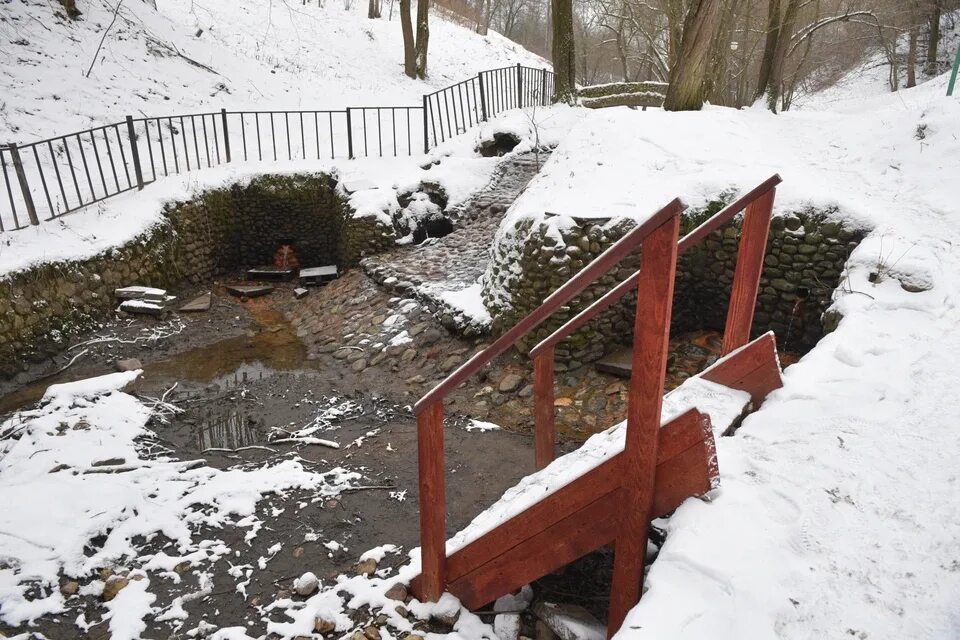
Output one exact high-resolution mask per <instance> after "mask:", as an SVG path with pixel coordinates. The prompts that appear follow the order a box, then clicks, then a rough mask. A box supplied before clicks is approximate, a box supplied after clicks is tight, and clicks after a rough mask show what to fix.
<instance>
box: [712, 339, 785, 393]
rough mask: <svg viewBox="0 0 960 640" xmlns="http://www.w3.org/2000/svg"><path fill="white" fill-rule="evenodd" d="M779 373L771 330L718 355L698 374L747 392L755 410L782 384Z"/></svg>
mask: <svg viewBox="0 0 960 640" xmlns="http://www.w3.org/2000/svg"><path fill="white" fill-rule="evenodd" d="M780 373H781V372H780V364H779V362H778V360H777V341H776V338H775V337H774V335H773V332H770V333H765V334H763V335H762V336H760V337H759V338H757V339H756V340H754V341H753V342H751V343H750V344H748V345H746V346H744V347H743V348H741V349H740V350H739V351H735V352H734V353H732V354H731V355H728V356H726V357H725V358H721V359H720V360H718V361H717V362H716V363H714V364H713V365H711V366H710V367H709V368H707V369H706V370H705V371H704V372H703V373H701V374H700V377H701V378H703V379H704V380H709V381H710V382H716V383H717V384H722V385H723V386H725V387H730V388H731V389H739V390H741V391H746V392H747V393H749V394H750V397H751V401H752V402H753V407H754V409H756V408H757V407H759V406H760V405H761V404H762V403H763V400H764V399H765V398H766V397H767V395H768V394H769V393H770V392H771V391H773V390H774V389H779V388H780V387H782V386H783V379H782V378H781V375H780Z"/></svg>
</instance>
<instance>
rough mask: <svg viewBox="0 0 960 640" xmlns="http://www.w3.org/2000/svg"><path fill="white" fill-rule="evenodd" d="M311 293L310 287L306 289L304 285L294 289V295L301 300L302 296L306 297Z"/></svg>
mask: <svg viewBox="0 0 960 640" xmlns="http://www.w3.org/2000/svg"><path fill="white" fill-rule="evenodd" d="M308 293H310V289H304V288H303V287H297V288H296V289H294V290H293V297H294V298H296V299H297V300H299V299H300V298H305V297H306V296H307V294H308Z"/></svg>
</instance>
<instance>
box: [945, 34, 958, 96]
mask: <svg viewBox="0 0 960 640" xmlns="http://www.w3.org/2000/svg"><path fill="white" fill-rule="evenodd" d="M957 73H960V46H958V47H957V57H956V58H954V60H953V71H951V72H950V82H949V84H948V85H947V96H952V95H953V90H954V88H955V87H956V86H957Z"/></svg>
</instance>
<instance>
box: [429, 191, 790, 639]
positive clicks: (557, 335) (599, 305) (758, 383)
mask: <svg viewBox="0 0 960 640" xmlns="http://www.w3.org/2000/svg"><path fill="white" fill-rule="evenodd" d="M780 182H781V179H780V177H779V176H778V175H774V176H772V177H771V178H769V179H767V180H766V181H765V182H763V183H762V184H760V185H759V186H757V187H756V188H754V189H753V190H751V191H750V192H749V193H747V194H745V195H744V196H743V197H741V198H739V199H738V200H736V201H735V202H733V203H731V204H730V205H729V206H727V207H726V208H724V209H723V210H722V211H720V212H719V213H717V214H716V215H714V216H713V217H711V218H710V219H709V220H707V221H706V222H704V223H703V224H701V225H700V226H699V227H697V228H696V229H694V230H693V231H692V232H690V233H689V234H687V235H686V236H684V237H683V238H680V239H679V242H678V237H679V232H680V214H681V213H682V212H683V211H684V209H685V208H686V206H685V205H684V204H683V203H682V202H681V201H680V200H679V199H675V200H673V201H672V202H670V203H669V204H667V205H666V206H664V207H663V208H662V209H660V210H659V211H658V212H656V213H655V214H654V215H653V216H651V217H650V218H649V219H648V220H646V221H645V222H643V223H642V224H640V225H639V226H637V227H636V228H634V229H633V230H631V231H630V232H629V233H628V234H626V235H625V236H624V237H623V238H621V239H620V240H619V241H618V242H617V243H616V244H614V245H613V246H611V247H610V248H609V249H607V250H606V251H605V252H604V253H603V254H601V255H600V256H598V257H597V258H596V259H595V260H594V261H593V262H591V263H590V264H589V265H587V266H586V267H584V268H583V269H582V270H581V271H580V272H579V273H577V274H576V275H575V276H574V277H573V278H571V279H570V280H569V281H568V282H567V283H565V284H564V285H563V286H562V287H560V288H559V289H557V290H556V291H555V292H554V293H553V294H551V295H550V296H549V297H548V298H547V299H546V300H544V302H543V304H541V305H540V307H538V308H537V309H536V310H534V311H533V312H532V313H531V314H530V315H528V316H527V317H526V318H524V319H523V320H521V321H520V322H519V323H518V324H517V325H516V326H514V327H513V328H511V329H510V330H509V331H507V332H506V333H504V334H503V335H502V336H501V337H500V338H499V339H498V340H496V341H495V342H494V343H493V344H491V345H490V346H489V347H488V348H487V349H486V350H484V351H482V352H480V353H478V354H477V355H475V356H474V357H473V358H471V359H470V360H469V361H467V362H466V363H464V364H463V365H462V366H461V367H460V368H458V369H457V370H456V371H454V372H453V373H451V374H450V375H449V376H448V377H447V378H446V379H445V380H444V381H443V382H441V383H440V384H439V385H437V386H436V387H435V388H434V389H433V390H431V391H430V392H429V393H427V394H426V395H425V396H424V397H423V398H422V399H421V400H420V401H419V402H418V403H417V404H416V405H415V407H414V411H415V413H416V414H417V428H418V458H419V468H420V540H421V547H422V573H421V575H420V576H418V577H417V578H415V579H414V581H413V584H412V588H413V591H414V593H415V594H416V595H417V596H418V597H419V598H420V599H421V600H436V599H438V598H439V597H440V595H441V594H442V593H443V592H444V591H449V592H451V593H452V594H453V595H455V596H457V597H458V598H460V600H461V602H462V603H463V605H464V606H465V607H467V608H470V609H476V608H478V607H481V606H483V605H484V604H487V603H489V602H491V601H493V600H495V599H496V598H498V597H500V596H502V595H504V594H507V593H510V592H512V591H514V590H516V589H518V588H519V587H521V586H523V585H524V584H527V583H529V582H531V581H533V580H536V579H538V578H540V577H542V576H544V575H546V574H548V573H550V572H552V571H555V570H557V569H559V568H561V567H563V566H565V565H567V564H569V563H570V562H572V561H574V560H576V559H577V558H579V557H582V556H584V555H586V554H588V553H591V552H593V551H595V550H597V549H599V548H600V547H603V546H606V545H610V544H613V545H614V546H615V556H614V569H613V584H612V588H611V594H610V609H609V616H608V626H607V630H608V636H612V635H613V634H614V633H616V631H617V630H618V629H619V628H620V626H621V625H622V623H623V620H624V618H625V617H626V615H627V612H628V611H629V610H630V609H631V608H632V607H633V606H635V605H636V604H637V602H638V601H639V599H640V594H641V592H642V586H643V572H644V561H645V549H646V543H647V534H648V529H649V525H650V521H651V519H653V518H657V517H660V516H663V515H666V514H668V513H670V512H672V511H673V510H674V509H676V508H677V507H678V506H679V505H680V504H681V503H682V502H683V501H684V500H685V499H687V498H688V497H691V496H698V495H703V494H704V493H706V492H707V491H709V490H710V489H711V488H712V487H714V486H716V483H717V481H718V476H719V471H718V466H717V463H718V461H717V457H716V448H715V444H714V434H715V431H716V432H718V433H722V432H723V431H725V430H726V429H728V428H729V427H730V424H728V423H732V422H734V421H735V420H736V419H739V418H740V417H742V416H743V415H744V414H745V413H747V412H749V411H751V410H754V409H756V408H757V407H758V406H759V405H760V403H761V402H763V400H764V398H765V397H766V396H767V394H768V393H769V392H771V391H772V390H774V389H776V388H778V387H780V386H781V379H780V365H779V361H778V359H777V353H776V343H775V340H774V336H773V334H772V333H768V334H765V335H763V336H761V337H759V338H757V339H756V340H754V341H753V342H750V341H749V338H750V331H751V327H752V324H753V314H754V307H755V304H756V297H757V292H758V290H759V286H760V274H761V271H762V269H763V258H764V253H765V250H766V244H767V236H768V233H769V230H770V218H771V215H772V212H773V201H774V196H775V192H776V186H777V185H778V184H779V183H780ZM744 210H745V215H744V221H743V230H742V234H741V238H740V247H739V250H738V255H737V265H736V271H735V276H734V281H733V286H732V290H731V294H730V305H729V310H728V313H727V320H726V327H725V331H724V337H723V347H722V354H721V358H720V359H719V360H718V361H717V362H716V363H715V364H713V365H712V366H711V367H709V368H708V369H707V370H705V371H703V372H701V373H700V374H699V375H697V376H695V377H694V378H692V379H690V380H688V381H687V382H685V383H684V384H683V385H681V387H680V388H678V389H677V390H675V391H674V392H671V394H668V396H667V398H666V405H668V406H667V410H666V411H665V410H664V407H665V404H664V396H663V385H664V378H665V376H666V365H667V347H668V342H669V333H670V317H671V308H672V304H673V292H674V281H675V278H676V266H677V256H678V255H679V254H682V253H683V252H684V251H686V250H687V249H689V248H690V247H691V246H693V245H694V244H696V243H697V242H699V241H701V240H702V239H703V238H704V237H705V236H706V235H708V234H709V233H711V232H712V231H715V230H716V229H718V228H719V227H721V226H722V225H723V224H725V223H727V222H729V221H730V220H732V219H733V218H734V217H735V216H736V215H737V214H738V213H740V212H741V211H744ZM638 247H639V248H640V249H641V255H640V269H639V270H638V271H636V272H635V273H634V274H633V275H632V276H631V277H629V278H627V279H626V280H624V281H623V282H622V283H621V284H619V285H618V286H616V287H615V288H613V289H611V290H610V291H609V292H608V293H607V294H606V295H604V296H603V297H602V298H600V299H598V300H597V301H596V302H594V303H593V304H592V305H591V306H589V307H588V308H586V309H585V310H583V311H582V312H581V313H580V314H579V315H577V316H575V317H574V318H572V319H571V320H569V321H568V322H567V323H566V324H564V325H563V326H562V327H560V328H559V329H557V330H556V331H555V332H554V333H553V334H551V335H550V336H548V337H547V338H546V339H544V340H543V341H542V342H540V344H538V345H537V346H536V347H534V348H533V349H532V350H531V352H530V355H531V356H532V357H533V359H534V396H533V400H534V424H535V429H534V432H535V463H536V469H537V472H536V473H535V474H534V475H533V476H528V477H527V478H526V479H525V480H524V481H522V482H521V485H523V484H524V483H527V484H531V483H534V484H536V483H539V484H537V485H536V486H538V487H539V493H538V494H537V496H536V498H535V499H532V500H531V501H529V504H528V506H527V507H526V508H525V509H523V510H521V511H519V513H513V512H512V511H511V510H510V508H509V506H507V505H503V504H499V505H494V506H493V507H491V509H490V510H489V512H494V513H496V510H497V509H498V507H499V513H500V515H501V516H502V518H501V519H500V520H497V519H496V518H492V520H494V521H496V522H498V524H496V526H493V527H492V528H490V529H489V530H486V531H469V529H470V528H468V530H465V532H462V533H464V534H469V535H467V536H466V537H463V536H461V539H460V540H456V539H455V540H454V541H452V542H451V544H450V545H448V543H447V540H446V533H445V511H446V503H445V497H444V452H443V400H444V398H445V397H446V395H447V394H448V393H449V392H450V391H451V390H453V389H454V388H456V387H457V386H458V385H460V384H461V383H463V382H464V381H466V380H467V379H468V378H470V377H471V376H472V375H473V374H475V373H477V372H478V371H479V370H480V368H481V367H483V366H484V365H486V364H487V363H489V362H490V361H491V360H493V359H494V358H496V357H497V356H498V355H500V354H502V353H503V352H505V351H506V350H507V349H509V348H511V347H512V346H513V345H514V344H516V342H517V340H518V339H519V338H520V337H522V336H523V335H524V334H526V333H527V332H529V331H530V330H532V329H533V328H535V327H536V326H538V325H540V324H541V323H542V322H544V321H545V320H546V319H547V318H549V317H550V316H551V315H552V314H553V313H555V312H556V311H557V310H558V309H560V308H561V307H562V306H563V305H565V304H567V303H568V302H569V301H570V300H572V299H573V298H574V297H575V296H576V295H578V294H579V293H580V292H582V291H583V290H584V289H585V288H586V287H587V286H588V285H590V284H591V283H592V282H594V281H595V280H597V278H599V277H600V276H602V275H603V274H604V273H605V272H607V271H608V270H609V269H610V268H612V267H613V266H614V265H616V264H617V263H618V262H620V261H621V260H622V259H623V258H624V257H625V256H627V255H628V254H629V253H631V252H632V251H635V250H636V249H637V248H638ZM634 289H635V290H636V291H637V308H636V319H635V325H634V339H633V367H632V376H631V379H630V387H629V400H628V413H627V420H626V423H625V426H624V425H620V426H617V427H612V428H611V431H610V433H609V435H610V438H609V440H610V442H611V443H612V444H611V445H610V446H609V447H607V449H606V450H604V451H600V453H599V455H598V456H597V457H596V459H597V460H599V462H596V463H591V462H590V461H588V460H584V455H583V454H582V452H578V451H575V452H573V453H570V454H567V456H563V457H561V458H559V459H557V460H554V453H555V429H554V347H555V345H556V344H557V343H558V342H560V341H561V340H563V339H564V338H566V337H567V336H569V335H570V334H571V333H572V332H573V331H575V330H577V329H578V328H579V327H581V326H582V325H583V324H585V323H586V322H588V321H589V320H591V319H592V318H594V317H596V316H597V315H598V314H599V313H601V312H602V311H603V310H604V309H606V308H607V307H609V306H610V305H611V304H613V303H614V302H616V301H617V300H619V299H620V298H622V297H623V296H624V295H625V294H626V293H627V292H629V291H631V290H634ZM688 405H691V406H688ZM711 413H712V414H714V415H711ZM714 422H717V424H714ZM618 429H619V430H620V431H618V432H616V433H614V432H613V430H618ZM621 432H622V433H621ZM588 444H589V443H588ZM586 446H587V445H585V446H584V448H586ZM593 453H596V452H593ZM578 456H579V457H578ZM565 469H568V470H569V472H565V471H564V470H565ZM544 488H546V490H544ZM518 489H522V488H521V487H520V485H518ZM471 526H472V525H471Z"/></svg>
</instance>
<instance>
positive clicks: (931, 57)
mask: <svg viewBox="0 0 960 640" xmlns="http://www.w3.org/2000/svg"><path fill="white" fill-rule="evenodd" d="M940 2H941V0H931V5H932V6H931V8H930V40H928V41H927V66H926V74H927V75H928V76H933V75H936V73H937V69H938V66H937V56H938V55H939V53H940V12H941V6H940Z"/></svg>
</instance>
